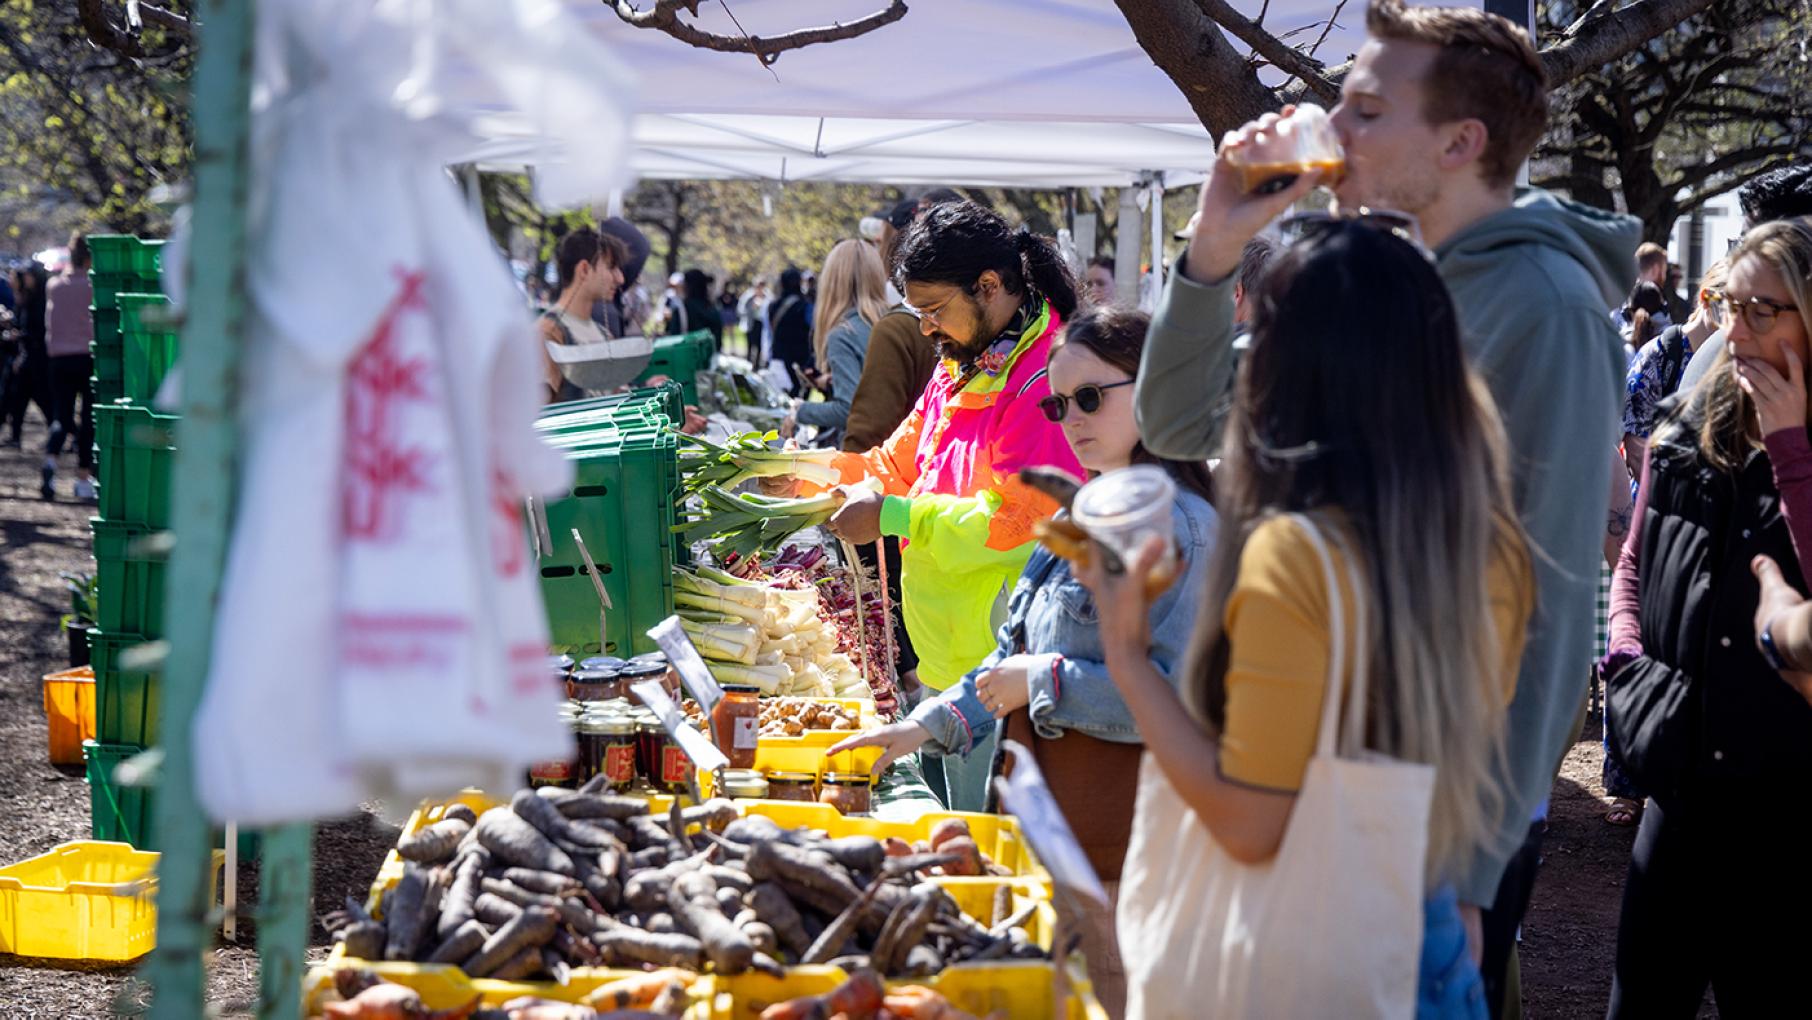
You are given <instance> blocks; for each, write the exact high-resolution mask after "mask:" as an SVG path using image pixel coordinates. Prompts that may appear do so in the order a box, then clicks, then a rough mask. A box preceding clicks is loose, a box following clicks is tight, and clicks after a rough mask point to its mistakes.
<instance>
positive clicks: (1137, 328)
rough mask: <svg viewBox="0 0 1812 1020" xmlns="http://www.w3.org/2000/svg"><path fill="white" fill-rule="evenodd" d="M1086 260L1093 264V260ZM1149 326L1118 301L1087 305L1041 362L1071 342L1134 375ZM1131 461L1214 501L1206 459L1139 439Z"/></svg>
mask: <svg viewBox="0 0 1812 1020" xmlns="http://www.w3.org/2000/svg"><path fill="white" fill-rule="evenodd" d="M1109 261H1112V260H1111V259H1110V260H1109ZM1089 264H1090V265H1094V263H1093V262H1090V263H1089ZM1150 330H1151V316H1149V315H1147V314H1145V313H1144V312H1141V311H1139V310H1138V309H1136V308H1124V307H1120V306H1118V305H1107V306H1103V307H1099V308H1090V309H1089V310H1088V311H1085V312H1083V313H1082V314H1080V315H1078V316H1076V318H1075V319H1073V320H1071V321H1070V322H1068V323H1065V324H1064V327H1063V332H1062V333H1059V334H1058V335H1057V339H1056V340H1054V341H1053V342H1052V343H1051V352H1050V354H1049V355H1048V356H1047V357H1046V359H1045V363H1046V364H1049V363H1050V361H1051V359H1053V358H1056V357H1057V352H1058V351H1061V350H1063V348H1064V347H1066V346H1068V345H1070V344H1075V345H1076V346H1078V347H1081V348H1083V349H1085V350H1087V351H1088V352H1089V353H1090V354H1093V355H1094V356H1095V357H1097V358H1100V359H1101V360H1102V361H1105V362H1107V363H1108V364H1110V365H1112V366H1114V367H1115V368H1117V369H1119V370H1120V371H1122V372H1125V373H1126V374H1127V375H1128V376H1132V377H1135V378H1136V377H1137V376H1138V374H1139V356H1140V355H1141V354H1142V353H1143V352H1144V350H1145V335H1146V334H1147V333H1148V332H1150ZM1132 462H1133V463H1134V464H1156V465H1157V466H1158V467H1161V468H1163V469H1164V470H1165V472H1166V473H1168V474H1169V475H1170V477H1171V478H1172V479H1173V480H1175V482H1176V483H1177V484H1178V485H1180V486H1182V487H1183V488H1185V489H1188V490H1189V491H1191V492H1193V493H1195V494H1196V495H1198V496H1200V497H1202V498H1203V499H1205V500H1207V501H1208V502H1210V503H1213V502H1214V476H1213V475H1212V474H1210V473H1209V471H1208V464H1207V462H1206V461H1200V460H1168V459H1166V458H1163V457H1160V456H1158V455H1157V454H1155V453H1152V452H1151V451H1150V450H1147V449H1146V448H1145V443H1144V441H1143V440H1141V441H1140V442H1138V443H1136V444H1134V446H1133V452H1132Z"/></svg>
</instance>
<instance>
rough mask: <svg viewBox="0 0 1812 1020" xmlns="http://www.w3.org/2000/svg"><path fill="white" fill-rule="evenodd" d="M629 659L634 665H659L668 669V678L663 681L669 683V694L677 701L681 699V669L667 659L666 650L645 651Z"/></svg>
mask: <svg viewBox="0 0 1812 1020" xmlns="http://www.w3.org/2000/svg"><path fill="white" fill-rule="evenodd" d="M629 661H630V663H631V664H634V665H639V666H659V667H661V668H662V669H663V670H666V672H667V678H666V680H664V681H663V682H664V683H665V684H666V685H667V696H668V697H670V698H673V699H674V700H676V701H677V700H678V699H679V696H680V689H681V685H680V676H679V670H677V669H674V668H673V664H672V663H670V662H668V661H667V653H666V652H643V653H642V654H640V655H638V656H636V657H635V658H633V659H630V660H629Z"/></svg>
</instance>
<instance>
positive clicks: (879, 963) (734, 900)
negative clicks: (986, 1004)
mask: <svg viewBox="0 0 1812 1020" xmlns="http://www.w3.org/2000/svg"><path fill="white" fill-rule="evenodd" d="M447 814H448V816H449V817H454V816H455V813H454V811H452V810H449V811H448V812H447ZM461 821H462V823H463V824H466V827H467V830H468V831H467V832H466V833H465V835H464V836H462V837H461V838H460V840H459V842H458V843H457V844H456V845H455V846H454V847H453V848H452V849H450V850H445V852H442V851H443V849H444V848H441V847H439V846H438V845H436V846H435V852H434V853H431V854H430V853H427V852H426V851H424V852H423V853H421V854H418V857H420V859H418V860H410V861H408V862H406V864H405V866H404V873H403V875H402V877H401V878H400V879H399V880H398V881H397V882H396V883H395V885H393V886H392V887H391V888H390V890H389V891H388V892H387V893H386V894H385V896H384V899H383V903H382V909H380V910H377V911H373V912H371V913H367V912H366V911H365V910H364V909H363V908H361V907H360V905H359V904H358V903H356V902H353V901H350V900H349V901H348V903H347V908H346V909H345V910H344V911H340V912H338V913H336V914H334V915H331V916H329V917H327V918H324V919H323V921H324V923H325V924H326V925H327V927H328V928H329V930H331V931H333V932H334V933H335V936H334V937H335V938H336V939H337V940H339V941H341V942H342V943H344V945H345V955H346V956H348V957H351V958H356V959H368V960H369V959H379V958H382V959H388V960H411V961H416V962H423V963H451V964H457V965H458V966H459V967H460V969H461V970H463V971H464V972H465V973H466V975H467V976H469V977H491V978H499V979H511V980H535V979H540V980H555V981H560V980H563V979H564V978H565V977H566V976H567V971H568V970H569V969H570V968H573V967H623V968H643V967H647V968H668V970H667V971H666V973H668V974H669V976H670V978H671V979H672V980H679V976H680V975H683V974H689V973H697V972H701V971H705V970H710V971H714V972H717V973H722V974H739V973H742V972H744V971H748V970H759V971H763V972H767V973H772V974H780V973H782V972H783V970H782V968H783V967H784V966H785V965H787V964H795V963H808V962H809V963H835V964H839V965H841V966H844V967H845V968H846V969H852V970H853V969H856V968H862V967H872V968H873V969H874V970H875V971H877V972H879V973H880V974H882V975H885V976H888V977H897V976H915V977H922V976H927V975H930V974H933V973H935V972H937V971H939V970H942V969H943V968H944V967H945V966H947V965H949V964H953V963H961V962H964V961H970V960H993V959H1003V958H1027V959H1030V958H1042V957H1043V956H1044V953H1043V951H1042V950H1040V949H1039V948H1037V946H1035V945H1034V944H1033V943H1032V942H1031V941H1030V939H1029V938H1028V936H1027V933H1026V931H1025V930H1024V928H1023V927H1021V925H1023V924H1024V923H1025V921H1026V918H1027V916H1029V914H1028V913H1023V912H1022V914H1021V915H1019V916H1016V917H1007V918H1005V919H1004V920H1003V918H1002V917H1001V916H1000V915H1001V914H1002V913H1003V907H1002V905H1001V904H996V905H995V907H994V909H995V916H993V917H991V918H990V920H991V921H992V922H994V923H993V926H992V927H990V926H989V925H986V924H983V923H982V922H979V921H976V920H974V919H973V918H970V917H968V916H967V915H965V914H964V913H963V912H962V911H961V910H960V909H958V907H957V904H956V902H955V901H954V900H953V899H952V898H951V897H950V895H949V893H947V892H946V891H945V890H944V889H942V888H940V887H938V886H937V885H935V884H933V883H930V882H926V881H922V880H921V878H920V876H922V875H923V874H926V873H928V872H931V871H932V870H933V869H939V870H941V871H942V872H943V873H945V874H979V873H982V870H983V868H984V866H985V865H984V860H983V858H982V857H981V855H980V853H979V852H978V851H977V850H976V849H975V841H974V840H973V838H971V837H970V836H969V834H968V831H967V829H966V827H962V826H961V823H960V822H959V823H957V825H955V826H949V825H946V826H940V828H939V829H938V830H937V831H936V832H934V833H933V838H932V840H931V841H930V842H929V843H927V844H926V845H925V846H924V848H923V849H924V850H927V851H930V852H915V848H914V847H912V846H910V845H909V844H905V843H903V842H900V841H893V842H894V843H896V844H898V845H897V846H889V845H884V844H883V843H882V842H881V841H880V840H876V839H872V838H869V837H866V836H849V837H843V838H840V839H831V838H828V837H827V836H826V835H824V834H823V833H821V832H816V831H811V830H803V829H783V828H781V827H780V826H779V825H777V824H776V823H775V822H774V821H773V820H771V819H768V818H764V817H760V816H750V817H740V816H739V815H738V814H737V811H736V808H735V807H734V806H733V805H731V804H730V803H729V802H728V801H721V800H717V801H710V802H707V803H705V804H703V805H700V806H697V807H692V808H686V809H684V810H681V809H680V808H679V807H678V805H675V806H674V807H673V809H672V810H671V811H670V812H669V813H668V814H667V815H666V816H665V817H653V816H650V815H649V814H648V802H647V801H644V800H641V799H639V798H634V797H620V796H612V795H609V794H604V793H600V792H598V789H597V788H596V787H593V788H581V789H580V790H578V791H573V790H560V789H553V788H548V789H543V790H540V791H529V790H523V791H520V792H518V793H517V794H516V796H515V797H514V798H513V799H512V800H511V802H510V804H509V805H508V806H507V807H503V806H500V807H494V808H492V809H490V810H489V811H486V812H484V813H483V814H482V815H478V816H477V818H476V823H475V824H472V823H464V822H463V819H461ZM435 824H437V825H438V824H440V822H436V823H435ZM429 828H432V826H430V827H429ZM422 831H423V832H426V831H427V830H426V829H424V830H422ZM418 835H419V834H418ZM406 842H410V843H411V844H412V845H415V844H417V843H420V842H422V841H421V840H418V839H416V837H410V838H409V839H408V840H406ZM1006 899H1007V905H1008V906H1010V904H1011V898H1010V897H1006ZM374 914H375V915H376V916H373V915H374ZM669 983H671V982H669ZM636 987H637V988H638V989H642V990H643V991H646V990H647V989H649V988H653V987H654V986H653V985H652V984H646V983H645V984H643V985H638V986H636ZM618 991H620V992H621V993H622V994H623V995H630V993H631V991H634V989H619V990H618ZM612 994H613V995H615V994H617V993H616V992H613V993H612ZM637 994H640V993H639V992H638V993H637ZM348 998H351V996H348ZM618 1001H619V1000H617V999H612V1000H611V1004H610V1008H613V1009H621V1008H626V1007H625V1006H624V1005H620V1004H618ZM622 1001H624V1002H630V1001H634V1002H640V1001H641V1000H640V999H639V998H635V997H634V996H631V998H630V999H624V1000H622ZM345 1015H349V1016H357V1015H362V1014H345ZM373 1015H376V1014H373ZM386 1015H387V1014H386ZM399 1015H404V1014H399Z"/></svg>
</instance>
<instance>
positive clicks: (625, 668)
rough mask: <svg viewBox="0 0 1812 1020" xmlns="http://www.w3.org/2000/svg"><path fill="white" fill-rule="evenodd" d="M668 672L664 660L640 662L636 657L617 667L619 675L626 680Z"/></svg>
mask: <svg viewBox="0 0 1812 1020" xmlns="http://www.w3.org/2000/svg"><path fill="white" fill-rule="evenodd" d="M665 672H667V664H666V663H664V662H638V661H636V660H634V659H632V660H630V661H629V662H626V663H624V664H623V665H621V666H618V667H617V675H618V676H620V677H622V678H623V679H625V680H639V679H641V678H643V677H649V676H655V675H657V674H660V673H665Z"/></svg>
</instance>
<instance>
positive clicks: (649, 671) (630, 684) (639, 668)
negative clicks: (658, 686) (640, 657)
mask: <svg viewBox="0 0 1812 1020" xmlns="http://www.w3.org/2000/svg"><path fill="white" fill-rule="evenodd" d="M666 673H667V664H666V663H664V662H636V661H634V660H631V661H629V662H627V663H624V664H623V665H622V666H621V667H620V668H618V670H617V675H618V676H619V677H622V679H623V693H624V696H625V697H627V698H628V699H629V700H631V701H633V702H635V703H636V704H638V705H639V704H641V703H642V699H641V696H640V695H638V694H636V693H635V690H634V688H635V685H636V684H639V683H641V682H642V681H644V680H660V681H662V686H666V679H665V678H666ZM667 694H668V696H669V697H677V696H678V692H677V691H674V690H672V689H671V688H669V689H668V691H667Z"/></svg>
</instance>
